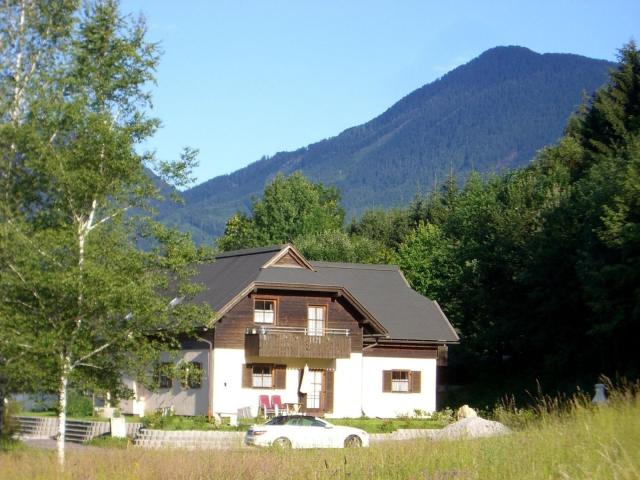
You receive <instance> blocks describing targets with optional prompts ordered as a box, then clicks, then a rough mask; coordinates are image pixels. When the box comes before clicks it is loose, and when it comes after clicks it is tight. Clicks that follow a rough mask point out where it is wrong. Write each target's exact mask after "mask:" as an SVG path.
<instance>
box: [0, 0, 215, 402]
mask: <svg viewBox="0 0 640 480" xmlns="http://www.w3.org/2000/svg"><path fill="white" fill-rule="evenodd" d="M45 3H46V2H45ZM54 3H55V2H54ZM60 4H61V5H62V4H64V6H65V8H66V9H67V10H64V9H63V8H62V7H60V9H57V8H54V7H51V8H47V7H43V6H42V5H41V4H40V3H32V2H28V1H27V2H23V3H21V5H26V6H27V7H26V8H27V10H25V15H27V16H28V17H29V22H37V23H41V24H42V25H43V29H39V28H38V29H36V30H34V33H33V34H32V35H31V36H29V35H27V36H24V37H23V41H24V43H23V44H22V45H23V46H25V45H28V47H26V46H25V50H24V51H25V52H31V51H36V50H37V49H38V48H39V47H42V49H41V50H40V52H41V57H40V58H39V59H38V62H39V63H36V61H35V59H34V58H32V59H31V60H30V61H31V62H32V65H37V64H38V65H39V64H41V65H45V66H51V68H49V69H46V70H45V73H46V76H47V78H46V81H42V84H44V85H46V88H43V87H42V86H41V85H39V84H38V85H36V83H35V82H23V87H24V91H23V93H22V96H21V98H20V99H14V103H13V105H14V106H18V107H20V108H21V109H22V110H21V115H20V116H18V117H11V116H9V117H7V116H5V117H3V122H4V123H3V124H2V125H0V149H1V150H0V152H1V153H2V158H3V160H6V161H5V162H4V163H2V171H1V172H0V173H1V174H2V175H0V178H1V180H2V190H1V193H2V194H3V198H6V199H10V201H7V202H0V219H1V220H2V222H1V223H0V281H1V284H2V289H1V292H2V302H0V331H2V332H3V336H2V339H1V340H0V358H2V359H3V361H2V362H0V369H2V370H3V372H0V373H6V376H7V377H8V378H9V380H10V382H11V384H12V386H13V388H22V389H30V388H35V387H37V388H40V389H44V390H55V389H58V388H63V387H62V386H61V385H57V383H58V382H61V377H68V378H67V380H70V381H71V382H72V383H76V384H77V385H84V386H87V387H90V388H92V389H98V390H107V389H108V390H111V391H112V392H114V393H116V392H118V391H120V390H121V389H120V386H119V384H120V383H121V378H122V375H123V373H125V372H129V373H132V374H144V370H145V368H146V366H148V365H150V362H151V361H152V360H154V359H155V358H156V357H157V355H158V351H159V350H161V349H166V348H169V347H175V343H176V336H177V335H179V334H185V333H189V332H192V331H193V330H194V329H195V328H197V327H198V326H201V325H203V324H204V323H206V322H207V321H208V320H209V319H210V318H211V312H210V310H209V309H208V308H207V307H206V306H203V305H194V304H192V303H190V302H189V300H190V299H192V298H193V297H194V296H195V295H196V293H197V292H198V291H199V286H198V285H194V284H192V283H191V282H190V277H191V275H192V274H193V272H194V268H195V265H197V264H198V263H200V262H202V261H205V260H210V259H211V255H210V252H208V251H207V250H206V249H204V248H197V247H195V246H194V245H193V243H192V242H191V238H190V236H189V235H186V234H183V233H179V232H176V231H173V230H171V229H169V228H167V227H165V226H162V225H160V224H158V223H156V222H154V221H153V220H152V219H151V218H149V217H148V216H147V215H145V214H144V210H143V209H142V208H141V207H145V206H146V205H147V203H148V201H149V199H150V198H154V197H155V196H157V192H156V189H155V187H154V186H153V184H152V183H151V180H150V179H149V176H148V175H147V170H146V167H147V166H148V165H153V164H154V162H153V158H152V157H151V156H149V155H148V154H139V153H138V152H137V151H136V145H137V144H138V143H139V142H140V141H141V140H143V139H145V138H146V137H148V136H149V135H150V134H152V133H153V131H154V130H155V128H156V126H157V125H158V123H159V122H158V120H157V119H153V118H149V117H148V116H147V110H146V109H147V107H148V106H149V101H150V98H149V95H148V93H147V92H146V90H145V89H146V87H147V86H148V82H150V81H153V72H154V69H155V68H156V65H157V61H158V50H157V47H156V46H155V45H154V44H150V43H148V42H146V41H145V38H144V34H145V27H144V22H142V21H141V20H138V21H131V20H130V19H129V18H127V17H124V16H122V15H121V14H120V13H119V11H118V5H117V2H114V1H112V0H104V1H97V2H94V3H90V4H89V5H88V6H87V8H86V9H85V10H84V11H83V12H79V11H78V10H77V5H75V3H73V2H60ZM59 15H63V16H64V18H60V17H59ZM49 27H51V28H54V29H55V31H56V32H57V33H56V35H58V36H56V37H55V39H53V37H51V36H50V33H48V32H50V31H49ZM16 28H18V30H19V26H18V27H16ZM14 33H16V34H19V33H20V32H19V31H18V32H14ZM51 35H53V34H51ZM7 52H8V55H5V56H2V57H0V59H1V60H0V61H4V62H7V63H6V64H4V65H2V68H3V70H6V69H10V68H11V60H12V59H11V55H10V54H11V53H12V51H11V50H8V51H7ZM7 52H5V53H7ZM13 60H14V61H15V57H14V58H13ZM54 64H56V66H55V68H53V67H52V65H54ZM43 75H44V74H43ZM39 78H40V77H39ZM3 98H4V97H3ZM196 153H197V152H196V151H195V150H190V149H187V150H185V153H184V155H183V156H182V158H181V159H180V161H178V162H168V161H164V162H159V163H158V164H157V166H158V168H159V169H160V173H161V174H162V175H163V177H164V178H165V180H171V181H174V183H175V184H176V185H178V186H184V185H186V184H187V183H188V182H189V181H190V178H191V174H190V172H191V168H192V167H193V166H194V165H195V163H196ZM141 245H144V246H146V247H148V248H147V249H146V250H142V249H141V248H140V247H141ZM175 297H180V298H183V299H184V302H183V303H181V304H178V305H174V304H172V303H171V300H172V299H173V298H175ZM65 384H66V381H65Z"/></svg>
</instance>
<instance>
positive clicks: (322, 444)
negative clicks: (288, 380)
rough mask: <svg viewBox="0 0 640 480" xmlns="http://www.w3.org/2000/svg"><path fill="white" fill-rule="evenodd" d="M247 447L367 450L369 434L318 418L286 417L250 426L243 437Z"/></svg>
mask: <svg viewBox="0 0 640 480" xmlns="http://www.w3.org/2000/svg"><path fill="white" fill-rule="evenodd" d="M244 442H245V443H246V444H247V445H256V446H259V447H269V446H274V447H280V448H341V447H368V446H369V434H368V433H367V432H365V431H364V430H360V429H359V428H353V427H343V426H340V425H332V424H330V423H329V422H326V421H324V420H322V419H321V418H317V417H311V416H307V415H287V416H280V417H275V418H272V419H271V420H270V421H268V422H267V423H265V424H264V425H253V426H252V427H251V428H250V429H249V431H247V434H246V435H245V437H244Z"/></svg>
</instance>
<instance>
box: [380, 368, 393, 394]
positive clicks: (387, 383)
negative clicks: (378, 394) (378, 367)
mask: <svg viewBox="0 0 640 480" xmlns="http://www.w3.org/2000/svg"><path fill="white" fill-rule="evenodd" d="M382 391H383V392H390V391H391V370H383V371H382Z"/></svg>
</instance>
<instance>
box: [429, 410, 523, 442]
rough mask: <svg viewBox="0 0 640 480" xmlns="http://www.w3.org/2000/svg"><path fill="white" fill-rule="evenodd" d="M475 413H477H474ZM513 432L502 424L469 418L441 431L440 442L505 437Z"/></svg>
mask: <svg viewBox="0 0 640 480" xmlns="http://www.w3.org/2000/svg"><path fill="white" fill-rule="evenodd" d="M474 413H475V412H474ZM507 433H511V430H510V429H509V428H508V427H507V426H505V425H503V424H502V423H500V422H493V421H491V420H485V419H484V418H480V417H478V416H476V417H469V418H463V419H462V420H458V421H457V422H454V423H452V424H450V425H447V426H446V427H445V428H443V429H442V430H440V433H439V435H438V437H437V439H438V440H440V439H442V440H451V439H458V438H480V437H493V436H495V435H505V434H507Z"/></svg>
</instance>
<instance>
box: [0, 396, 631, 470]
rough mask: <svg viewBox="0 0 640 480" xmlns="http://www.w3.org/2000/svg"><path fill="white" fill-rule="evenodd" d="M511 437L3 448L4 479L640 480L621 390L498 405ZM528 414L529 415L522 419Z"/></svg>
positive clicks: (626, 398)
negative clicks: (522, 407) (203, 447)
mask: <svg viewBox="0 0 640 480" xmlns="http://www.w3.org/2000/svg"><path fill="white" fill-rule="evenodd" d="M497 415H500V416H501V417H502V418H503V419H504V420H505V421H507V422H510V423H511V424H512V425H513V426H515V427H516V428H517V430H515V431H514V433H513V434H511V435H507V436H503V437H495V438H485V439H476V440H456V441H438V442H435V441H427V440H416V441H404V442H386V443H380V444H374V445H373V446H372V447H371V448H368V449H347V450H342V449H336V450H308V451H303V450H291V451H285V452H278V451H272V450H269V449H246V448H245V449H237V450H226V451H222V450H211V451H187V450H177V449H176V450H157V451H154V450H147V449H138V448H129V449H126V450H120V449H102V450H100V451H99V452H96V451H94V450H85V451H82V450H75V451H69V452H68V457H67V466H66V468H65V470H64V471H60V470H59V469H58V468H57V465H56V457H55V452H51V451H34V450H29V451H14V452H10V453H1V454H0V472H1V475H0V476H1V477H2V478H11V479H15V480H21V479H43V480H44V479H47V480H49V479H53V480H71V479H80V478H81V479H86V480H103V479H104V480H106V479H113V478H117V479H122V480H134V479H135V480H138V479H140V480H163V479H178V480H180V479H208V478H215V479H220V480H225V479H247V480H249V479H252V480H253V479H260V480H288V479H292V480H293V479H314V480H320V479H349V480H360V479H362V480H364V479H412V480H423V479H425V480H426V479H429V480H435V479H440V480H445V479H452V480H453V479H455V480H485V479H517V480H533V479H561V480H566V479H593V480H600V479H602V480H610V479H616V480H632V479H633V480H636V479H638V478H640V453H639V452H640V398H638V396H636V395H632V394H631V393H629V391H627V392H621V393H616V394H614V395H613V398H611V401H610V403H609V405H608V406H607V407H601V408H594V407H592V406H591V405H590V404H588V402H585V401H584V400H583V399H578V400H576V401H574V402H568V403H562V402H557V403H553V402H547V401H545V402H544V403H543V404H541V405H540V406H539V408H537V409H535V410H533V411H532V412H529V411H527V412H524V411H518V410H516V409H512V410H510V409H509V408H503V409H502V411H498V412H497ZM522 416H525V417H526V419H525V420H524V421H521V420H518V418H520V417H522Z"/></svg>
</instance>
